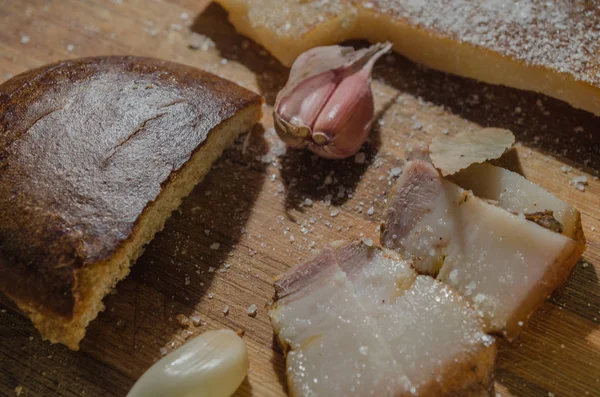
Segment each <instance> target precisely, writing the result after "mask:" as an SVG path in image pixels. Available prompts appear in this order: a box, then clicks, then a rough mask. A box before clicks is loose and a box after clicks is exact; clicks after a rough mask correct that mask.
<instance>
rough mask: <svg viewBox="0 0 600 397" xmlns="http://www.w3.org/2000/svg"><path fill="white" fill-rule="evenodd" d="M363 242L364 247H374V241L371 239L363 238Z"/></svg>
mask: <svg viewBox="0 0 600 397" xmlns="http://www.w3.org/2000/svg"><path fill="white" fill-rule="evenodd" d="M362 242H363V244H364V245H366V246H367V247H372V246H373V240H372V239H370V238H363V239H362Z"/></svg>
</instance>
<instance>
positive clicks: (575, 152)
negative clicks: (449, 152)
mask: <svg viewBox="0 0 600 397" xmlns="http://www.w3.org/2000/svg"><path fill="white" fill-rule="evenodd" d="M347 44H349V45H352V46H355V47H357V46H365V45H367V44H366V43H365V42H363V41H352V42H349V43H347ZM373 74H374V78H376V79H379V80H383V81H384V82H385V83H386V84H389V85H391V86H393V87H395V88H396V89H398V90H400V91H402V92H406V93H409V94H411V95H414V96H417V97H420V98H422V99H423V100H425V101H429V102H432V103H434V104H435V105H438V106H444V107H445V108H446V109H449V110H450V111H451V112H452V113H454V114H456V115H459V116H460V117H462V118H465V119H467V120H470V121H472V122H475V123H477V124H479V125H481V126H483V127H498V128H506V129H509V130H511V131H512V132H513V133H514V134H515V136H516V137H517V140H518V141H520V142H523V143H526V144H527V145H528V146H531V147H536V148H538V149H540V150H542V151H544V152H546V153H548V154H551V155H554V156H562V157H564V158H566V159H568V160H569V161H571V162H573V163H577V164H580V165H581V166H584V167H586V168H588V171H589V168H594V169H596V170H597V169H599V168H600V134H598V133H597V132H598V131H600V117H597V116H594V115H593V114H591V113H588V112H585V111H583V110H578V109H574V108H573V107H571V105H569V104H567V103H565V102H561V101H559V100H557V99H554V98H550V97H547V96H545V95H543V94H538V93H534V92H528V91H522V90H518V89H515V88H508V87H503V86H497V85H491V84H486V83H481V82H478V81H475V80H472V79H467V78H463V77H458V76H454V75H449V74H446V73H443V72H438V71H435V70H432V69H429V68H426V67H424V66H421V65H418V64H415V63H413V62H411V61H409V60H408V59H407V58H405V57H403V56H401V55H399V54H397V53H393V54H390V55H388V56H386V57H385V61H380V62H378V63H377V64H375V68H374V73H373Z"/></svg>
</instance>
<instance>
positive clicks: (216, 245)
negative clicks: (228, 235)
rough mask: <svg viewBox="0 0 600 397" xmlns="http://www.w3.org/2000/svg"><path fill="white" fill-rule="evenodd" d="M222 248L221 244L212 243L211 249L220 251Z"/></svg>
mask: <svg viewBox="0 0 600 397" xmlns="http://www.w3.org/2000/svg"><path fill="white" fill-rule="evenodd" d="M220 246H221V244H219V243H212V244H211V245H210V249H211V250H218V249H219V247H220Z"/></svg>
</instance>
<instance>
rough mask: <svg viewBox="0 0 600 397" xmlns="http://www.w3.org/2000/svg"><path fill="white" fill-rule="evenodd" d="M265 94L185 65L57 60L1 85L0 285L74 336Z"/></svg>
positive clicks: (48, 333) (254, 114)
mask: <svg viewBox="0 0 600 397" xmlns="http://www.w3.org/2000/svg"><path fill="white" fill-rule="evenodd" d="M260 115H261V99H260V97H259V96H258V95H256V94H253V93H251V92H249V91H247V90H245V89H243V88H241V87H239V86H237V85H235V84H233V83H231V82H228V81H225V80H223V79H221V78H218V77H216V76H214V75H211V74H209V73H206V72H203V71H200V70H197V69H194V68H190V67H187V66H183V65H179V64H174V63H170V62H165V61H159V60H154V59H148V58H135V57H98V58H86V59H79V60H73V61H64V62H59V63H56V64H53V65H48V66H45V67H42V68H39V69H36V70H32V71H29V72H26V73H23V74H21V75H18V76H16V77H14V78H12V79H11V80H9V81H7V82H5V83H4V84H2V85H0V290H1V291H2V292H4V293H5V294H6V295H7V296H9V297H10V298H12V299H13V300H14V301H15V302H16V303H17V305H18V306H19V307H20V308H21V309H22V310H23V311H24V312H26V313H27V314H28V315H29V316H30V317H31V319H32V320H33V323H34V324H35V326H36V327H37V328H38V329H39V331H40V332H41V334H42V336H43V337H44V338H45V339H48V340H50V341H51V342H60V343H63V344H65V345H67V346H68V347H69V348H71V349H78V346H79V342H80V340H81V339H82V338H83V336H84V334H85V328H86V326H87V325H88V323H89V322H90V321H92V320H93V319H94V318H95V317H96V316H97V315H98V312H99V311H101V310H102V309H103V304H102V298H103V297H104V296H105V295H106V294H107V293H108V292H109V291H110V290H111V289H112V288H113V287H114V286H115V284H116V283H117V281H119V280H121V279H122V278H124V277H125V276H126V275H127V274H128V272H129V268H130V266H131V264H132V263H133V262H135V260H136V259H137V258H138V257H139V255H140V254H141V252H142V250H143V247H144V246H145V245H146V244H147V243H148V242H149V241H150V240H151V239H152V238H153V236H154V234H155V233H156V232H157V231H159V230H160V229H161V228H162V227H163V225H164V223H165V220H166V219H167V218H168V217H169V215H170V213H171V212H172V211H173V210H175V209H176V208H177V207H178V206H179V204H180V202H181V200H182V199H183V198H184V197H185V196H186V195H188V194H189V193H190V191H191V190H192V188H193V187H194V185H196V184H197V183H198V182H199V181H200V180H201V179H202V178H203V176H204V175H205V174H206V173H207V172H208V170H209V169H210V166H211V164H212V163H213V161H214V160H215V159H217V158H218V156H219V155H220V154H221V152H222V151H223V149H224V148H225V147H227V146H228V145H229V144H230V143H231V142H232V141H233V139H234V138H235V137H236V136H238V134H240V133H242V132H244V131H247V130H248V129H249V128H250V127H251V126H252V125H254V124H255V123H256V122H257V121H258V119H259V118H260Z"/></svg>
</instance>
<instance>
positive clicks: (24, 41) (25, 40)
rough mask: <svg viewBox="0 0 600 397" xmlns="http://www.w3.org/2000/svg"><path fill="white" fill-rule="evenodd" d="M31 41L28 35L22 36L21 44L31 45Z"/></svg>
mask: <svg viewBox="0 0 600 397" xmlns="http://www.w3.org/2000/svg"><path fill="white" fill-rule="evenodd" d="M30 41H31V39H30V38H29V36H27V35H26V34H24V35H23V36H21V44H29V42H30Z"/></svg>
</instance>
